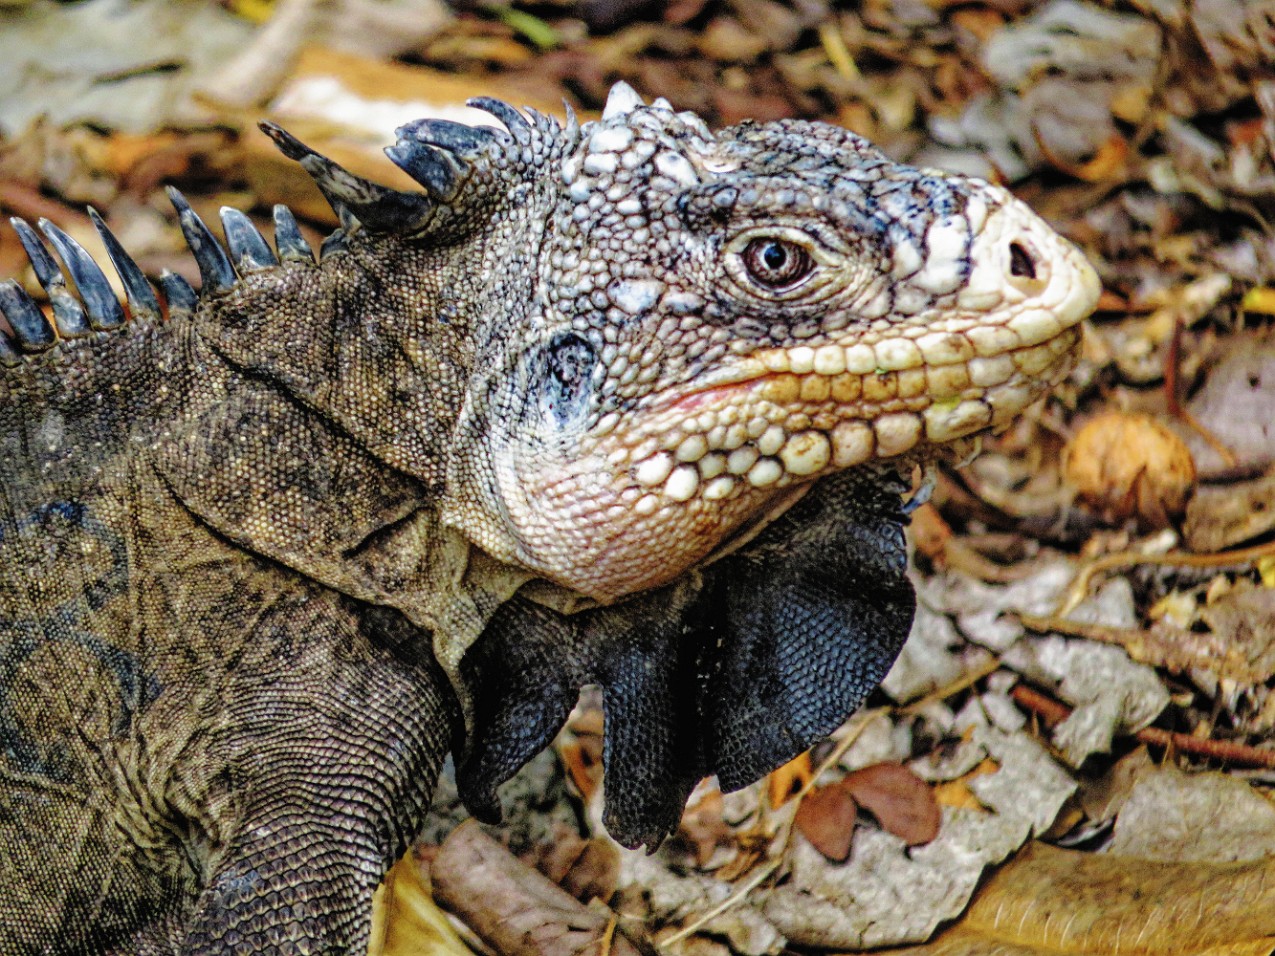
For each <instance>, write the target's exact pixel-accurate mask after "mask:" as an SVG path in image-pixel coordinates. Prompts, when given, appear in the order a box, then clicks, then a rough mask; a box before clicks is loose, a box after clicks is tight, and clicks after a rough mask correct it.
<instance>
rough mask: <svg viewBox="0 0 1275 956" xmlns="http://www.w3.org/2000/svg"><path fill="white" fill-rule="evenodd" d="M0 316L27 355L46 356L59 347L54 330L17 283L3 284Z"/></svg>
mask: <svg viewBox="0 0 1275 956" xmlns="http://www.w3.org/2000/svg"><path fill="white" fill-rule="evenodd" d="M0 315H3V316H4V317H5V319H6V320H7V321H8V323H9V328H11V329H13V337H14V339H15V340H16V341H17V344H18V348H20V349H21V350H22V351H23V352H44V351H47V350H48V349H51V348H53V346H54V345H56V344H57V341H58V337H57V334H56V333H55V332H54V331H53V326H52V325H50V324H49V320H48V319H46V318H45V317H44V313H43V312H41V311H40V307H39V306H38V305H36V304H35V302H33V301H32V300H31V296H29V295H27V293H26V290H24V289H23V288H22V286H20V285H18V283H17V281H16V280H14V279H6V280H5V281H4V282H0Z"/></svg>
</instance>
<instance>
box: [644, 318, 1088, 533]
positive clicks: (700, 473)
mask: <svg viewBox="0 0 1275 956" xmlns="http://www.w3.org/2000/svg"><path fill="white" fill-rule="evenodd" d="M1041 324H1042V326H1044V323H1043V322H1042V323H1041ZM1035 339H1036V340H1035V341H1033V340H1032V338H1031V337H1029V336H1027V335H1025V334H1020V333H1018V332H1015V331H1014V330H1012V329H1009V328H1008V327H1005V326H994V327H992V328H991V330H990V331H988V329H987V327H985V326H984V327H977V328H975V329H970V330H969V331H968V332H964V333H956V332H946V333H933V332H931V333H929V334H927V335H925V336H922V337H920V338H918V339H902V338H893V339H887V340H884V341H883V342H880V343H878V344H877V346H876V347H873V346H869V345H866V344H864V343H862V342H858V343H856V344H854V345H850V346H844V347H843V346H836V345H830V346H823V347H821V348H819V349H811V348H805V347H797V348H793V349H783V350H780V349H776V350H771V351H766V352H762V353H757V354H755V355H753V356H750V357H748V358H747V359H745V360H743V361H741V362H738V363H736V364H734V365H733V366H731V367H730V368H729V369H726V370H723V371H721V372H719V373H715V374H714V375H712V376H711V378H710V379H707V380H700V381H697V382H695V383H694V384H693V386H692V388H691V389H689V390H681V391H680V392H679V393H678V394H676V395H671V396H667V397H665V398H663V399H662V400H660V401H658V402H656V403H653V404H652V405H651V406H649V407H648V408H647V409H645V410H644V411H643V414H642V415H641V419H642V426H643V427H642V429H641V433H642V436H643V439H642V440H641V441H639V442H637V443H636V444H635V445H634V446H630V447H631V449H632V451H631V455H630V456H629V460H630V465H629V471H630V474H631V476H632V478H633V480H634V482H635V483H636V485H638V486H639V487H642V488H646V489H649V491H650V496H649V497H648V498H644V499H642V501H640V502H639V510H644V509H651V510H654V509H655V508H658V507H660V506H661V504H662V503H664V502H665V501H669V502H680V501H687V500H689V499H690V498H692V497H703V498H706V499H708V500H721V499H725V498H727V497H732V496H734V495H736V494H739V493H741V492H743V491H745V490H747V488H749V487H752V488H755V489H760V488H768V487H772V486H773V487H783V486H785V485H788V484H791V483H792V482H794V481H798V480H802V479H807V478H809V477H811V476H814V475H817V474H819V473H822V472H824V471H829V470H836V469H842V468H849V467H852V466H855V465H860V464H863V463H865V462H867V461H870V460H872V459H885V458H895V457H897V456H900V455H903V454H906V453H908V452H911V451H913V450H914V449H917V448H918V447H921V446H933V445H942V444H945V443H948V442H952V441H955V440H957V439H960V438H963V437H965V436H968V435H971V434H973V433H975V432H979V431H982V430H984V429H987V428H995V427H997V426H998V425H1001V424H1003V423H1005V422H1008V421H1009V420H1011V419H1012V418H1014V417H1015V416H1016V415H1018V414H1019V413H1020V412H1021V411H1022V410H1023V409H1024V408H1025V407H1026V406H1027V405H1029V404H1030V403H1031V402H1032V401H1034V400H1035V399H1036V398H1037V397H1039V396H1040V394H1042V393H1043V392H1044V391H1045V390H1046V389H1048V388H1049V387H1050V386H1051V385H1053V384H1055V383H1056V382H1057V381H1058V380H1059V379H1060V378H1061V377H1062V376H1064V375H1065V374H1066V373H1067V371H1068V370H1069V369H1070V368H1071V365H1072V359H1073V357H1074V353H1075V351H1076V347H1077V345H1078V343H1079V341H1080V330H1079V328H1078V327H1076V326H1072V327H1069V328H1065V329H1063V328H1060V327H1059V325H1058V324H1057V323H1056V322H1055V323H1052V327H1050V326H1044V328H1043V329H1041V330H1040V332H1039V333H1038V334H1037V335H1036V336H1035ZM1024 340H1026V341H1024Z"/></svg>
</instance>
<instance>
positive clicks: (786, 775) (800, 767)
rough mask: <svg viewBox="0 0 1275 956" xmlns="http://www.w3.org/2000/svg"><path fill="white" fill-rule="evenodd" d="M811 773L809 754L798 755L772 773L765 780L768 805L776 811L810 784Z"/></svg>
mask: <svg viewBox="0 0 1275 956" xmlns="http://www.w3.org/2000/svg"><path fill="white" fill-rule="evenodd" d="M812 776H813V771H812V770H811V769H810V752H809V751H806V752H805V753H802V754H799V755H797V756H796V757H794V758H793V759H792V760H790V761H788V762H787V763H786V764H784V765H783V766H782V767H780V768H779V769H778V770H775V771H772V772H771V774H770V776H769V777H767V778H766V792H767V794H769V796H770V805H771V807H772V808H773V809H778V808H779V807H781V806H782V805H783V804H785V803H786V802H787V801H788V798H789V797H791V796H792V795H793V794H794V793H797V792H798V791H800V790H801V788H802V787H804V786H805V785H806V784H807V783H809V782H810V778H811V777H812Z"/></svg>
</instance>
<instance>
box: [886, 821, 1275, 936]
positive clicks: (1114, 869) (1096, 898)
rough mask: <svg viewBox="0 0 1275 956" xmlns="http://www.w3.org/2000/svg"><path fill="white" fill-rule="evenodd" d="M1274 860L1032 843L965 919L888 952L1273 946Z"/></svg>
mask: <svg viewBox="0 0 1275 956" xmlns="http://www.w3.org/2000/svg"><path fill="white" fill-rule="evenodd" d="M1273 947H1275V860H1273V859H1272V858H1270V857H1266V858H1262V859H1258V860H1251V861H1246V862H1242V863H1165V862H1160V861H1146V860H1138V859H1130V858H1128V857H1120V856H1113V855H1110V854H1098V853H1081V852H1076V851H1072V850H1060V849H1056V848H1054V847H1051V846H1047V845H1046V844H1043V843H1033V844H1030V845H1029V846H1028V847H1027V849H1026V850H1024V851H1023V852H1022V853H1020V854H1019V855H1018V857H1017V858H1016V859H1015V860H1014V861H1013V862H1012V863H1010V864H1008V865H1007V866H1005V867H1004V868H1003V869H1002V870H1001V871H1000V872H998V873H997V874H996V875H995V876H994V877H992V879H991V880H990V881H989V882H988V884H987V886H985V887H984V888H983V889H982V890H981V891H980V892H979V894H978V896H977V898H976V899H975V900H974V903H973V905H972V906H971V907H970V909H969V912H968V913H967V914H966V915H965V917H964V919H962V920H961V922H960V923H959V924H958V925H957V926H955V927H953V928H952V929H951V930H949V931H947V932H945V933H943V934H942V935H941V936H940V937H939V938H938V939H937V940H935V941H934V942H933V943H930V944H928V945H926V946H916V947H912V948H909V949H904V950H899V951H898V952H896V953H895V954H894V956H987V954H989V953H996V954H998V956H1111V954H1113V953H1127V954H1130V956H1224V954H1225V956H1269V954H1270V952H1271V950H1272V948H1273Z"/></svg>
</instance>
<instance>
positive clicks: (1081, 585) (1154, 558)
mask: <svg viewBox="0 0 1275 956" xmlns="http://www.w3.org/2000/svg"><path fill="white" fill-rule="evenodd" d="M1268 555H1275V541H1268V542H1266V543H1265V544H1258V545H1254V546H1253V547H1251V548H1238V549H1236V550H1235V551H1219V552H1218V553H1217V554H1191V553H1190V552H1187V551H1170V552H1169V553H1168V554H1139V553H1138V552H1136V551H1121V552H1119V553H1117V554H1108V555H1104V556H1103V557H1101V558H1098V559H1097V560H1096V561H1091V562H1090V563H1089V564H1087V565H1086V566H1085V567H1084V568H1082V569H1081V571H1080V573H1079V574H1077V575H1076V579H1075V580H1074V581H1072V583H1071V587H1070V588H1068V590H1067V596H1066V598H1065V599H1064V600H1063V603H1062V605H1061V606H1060V607H1059V608H1058V610H1057V611H1056V612H1055V617H1066V616H1067V615H1068V614H1069V613H1071V612H1072V611H1073V610H1075V608H1076V605H1078V604H1079V603H1080V602H1081V601H1083V600H1084V599H1085V596H1086V595H1087V594H1088V593H1089V583H1090V581H1092V580H1093V577H1094V575H1096V574H1098V573H1099V572H1100V571H1107V570H1110V569H1111V568H1121V567H1134V566H1136V565H1139V564H1154V565H1160V566H1167V567H1180V568H1224V567H1226V566H1228V565H1232V564H1248V563H1249V562H1250V561H1257V560H1258V559H1259V558H1265V557H1267V556H1268Z"/></svg>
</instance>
